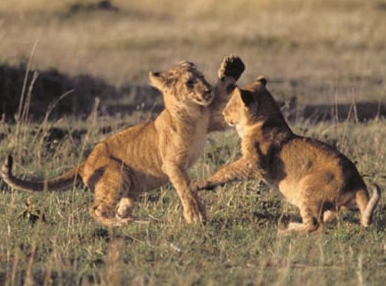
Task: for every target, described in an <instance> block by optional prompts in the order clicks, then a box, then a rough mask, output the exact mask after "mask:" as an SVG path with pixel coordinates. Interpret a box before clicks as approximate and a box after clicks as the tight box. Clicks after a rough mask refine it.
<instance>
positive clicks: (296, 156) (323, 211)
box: [192, 77, 380, 232]
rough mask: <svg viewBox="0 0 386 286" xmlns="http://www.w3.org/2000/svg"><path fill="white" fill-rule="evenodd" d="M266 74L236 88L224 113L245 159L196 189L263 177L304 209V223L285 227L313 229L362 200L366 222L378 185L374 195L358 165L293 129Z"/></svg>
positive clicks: (197, 184) (377, 195) (194, 184)
mask: <svg viewBox="0 0 386 286" xmlns="http://www.w3.org/2000/svg"><path fill="white" fill-rule="evenodd" d="M265 86H266V79H265V78H263V77H259V78H258V79H257V80H256V81H255V82H254V83H252V84H251V85H248V86H246V87H244V88H242V89H241V88H238V87H235V89H234V90H233V92H232V95H231V98H230V100H229V102H228V104H227V105H226V107H225V109H224V111H223V115H224V117H225V120H226V121H227V122H228V124H230V125H232V126H236V129H237V132H238V134H239V136H240V137H241V139H242V142H241V148H242V158H241V159H239V160H238V161H236V162H233V163H231V164H229V165H227V166H225V167H223V168H221V169H220V170H218V171H217V172H216V173H215V174H214V175H213V176H211V177H209V178H207V179H206V180H202V181H196V182H192V189H194V190H199V189H208V188H214V187H215V186H217V185H221V184H224V183H226V182H230V181H236V180H242V179H262V180H264V181H265V182H266V183H268V184H269V185H271V186H273V187H274V188H275V189H278V190H279V191H280V192H281V193H282V194H283V196H284V197H285V198H286V199H287V200H288V201H289V202H290V203H292V204H294V205H295V206H297V207H298V208H299V209H300V214H301V217H302V220H303V222H302V223H290V224H289V227H288V229H287V230H286V231H304V232H313V231H316V230H320V229H322V228H323V225H324V223H325V222H326V221H328V220H329V219H331V218H332V215H333V214H334V213H335V212H337V211H338V210H339V209H340V208H349V207H352V206H353V205H355V203H356V204H357V205H358V207H359V210H360V212H361V223H362V225H363V226H368V225H369V224H370V223H371V217H372V214H373V211H374V208H375V206H376V205H377V203H378V201H379V199H380V189H379V187H378V186H377V185H375V187H374V192H373V195H372V197H371V198H369V193H368V191H367V188H366V185H365V183H364V182H363V180H362V178H361V176H360V175H359V173H358V171H357V169H356V167H355V165H354V164H353V163H352V162H351V161H350V160H349V159H348V158H347V157H346V156H344V155H343V154H341V153H340V152H338V151H337V150H336V149H334V148H332V147H330V146H328V145H326V144H324V143H322V142H320V141H317V140H315V139H311V138H307V137H302V136H298V135H295V134H294V133H292V131H291V129H290V128H289V126H288V125H287V123H286V122H285V120H284V117H283V115H282V113H281V111H280V109H279V107H278V105H277V103H276V101H275V100H274V99H273V97H272V95H271V94H270V93H269V91H268V90H267V89H266V87H265Z"/></svg>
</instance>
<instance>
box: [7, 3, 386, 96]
mask: <svg viewBox="0 0 386 286" xmlns="http://www.w3.org/2000/svg"><path fill="white" fill-rule="evenodd" d="M76 3H78V2H76V1H74V0H73V1H55V2H52V1H47V0H40V1H38V0H34V1H17V2H16V3H15V1H11V0H5V1H2V4H1V6H0V27H1V29H0V40H1V41H2V45H1V46H0V55H1V58H0V60H2V61H3V62H8V63H13V64H15V63H18V62H20V61H21V60H23V59H25V58H26V57H28V55H29V53H30V50H31V48H32V46H33V45H34V43H35V42H38V45H37V49H36V53H35V56H34V61H33V64H34V67H35V68H40V69H46V68H50V67H55V68H57V69H59V70H60V71H62V72H65V73H68V74H70V75H74V74H80V73H85V74H90V75H93V76H100V77H102V78H104V79H106V80H107V81H108V82H109V83H111V84H112V85H115V86H120V85H124V84H127V83H140V84H145V83H146V82H147V72H148V70H159V69H163V68H167V67H169V66H170V65H171V64H173V63H175V62H178V61H180V60H186V59H188V60H191V61H194V62H196V63H197V64H198V65H199V67H200V68H201V69H202V70H203V71H204V72H205V74H207V76H208V78H209V79H211V80H212V81H213V80H214V79H215V75H216V69H217V67H218V65H219V62H220V61H221V59H222V58H223V56H224V55H227V54H229V53H235V54H238V55H240V56H241V57H242V58H243V59H244V60H245V62H246V64H247V72H246V74H245V76H244V77H243V78H242V80H241V83H246V82H248V81H250V80H251V79H253V78H254V77H256V76H257V75H260V74H264V75H266V76H267V77H268V79H271V80H277V81H278V82H279V83H278V84H276V85H275V86H276V87H278V91H280V93H281V94H284V96H290V95H294V94H296V95H297V96H298V97H299V98H300V99H301V100H302V102H305V103H307V102H310V101H313V102H315V101H317V102H319V103H320V102H323V103H326V102H328V103H334V102H335V101H340V102H347V101H351V98H352V97H355V98H356V99H358V100H376V101H379V100H380V99H381V98H382V97H383V96H384V93H385V86H384V80H383V77H382V75H384V74H385V73H386V71H385V66H386V58H385V56H384V53H383V52H382V51H383V50H384V49H385V48H386V47H385V38H386V29H385V27H386V17H385V13H386V11H385V5H384V4H382V3H383V2H381V0H379V1H375V0H371V1H348V0H339V1H320V0H312V1H306V2H305V1H284V0H276V1H268V0H261V1H257V0H255V1H216V0H210V1H198V2H197V1H194V2H186V3H185V1H173V0H167V1H162V4H161V2H159V1H152V0H145V1H134V2H133V1H129V2H128V1H122V0H121V1H118V0H117V1H112V5H113V6H114V7H115V8H117V9H118V11H117V12H116V11H110V10H103V9H96V8H95V9H94V8H90V7H94V6H92V5H95V3H98V1H82V2H79V3H78V4H79V5H80V6H79V7H80V8H78V9H74V8H71V7H74V4H76ZM88 5H91V6H88Z"/></svg>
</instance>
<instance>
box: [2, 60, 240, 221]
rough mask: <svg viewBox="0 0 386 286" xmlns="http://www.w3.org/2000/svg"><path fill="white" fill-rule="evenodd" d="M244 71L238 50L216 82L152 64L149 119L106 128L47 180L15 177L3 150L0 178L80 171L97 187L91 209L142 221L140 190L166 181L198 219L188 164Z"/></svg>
mask: <svg viewBox="0 0 386 286" xmlns="http://www.w3.org/2000/svg"><path fill="white" fill-rule="evenodd" d="M243 71H244V65H243V63H242V61H241V60H240V59H239V58H238V57H233V56H230V57H226V58H225V59H224V61H223V63H222V65H221V67H220V70H219V80H218V82H217V84H216V85H215V87H214V89H213V88H212V86H211V85H210V84H209V83H208V82H207V81H206V80H205V78H204V76H203V74H202V73H201V72H200V71H199V70H198V69H197V68H196V66H195V65H194V64H193V63H190V62H182V63H180V64H179V65H177V66H175V67H173V68H171V69H170V70H167V71H164V72H158V73H152V72H150V73H149V79H150V83H151V85H153V86H154V87H156V88H157V89H159V90H160V91H161V92H162V94H163V100H164V105H165V109H164V110H163V111H162V112H161V114H159V115H158V117H157V118H156V119H155V121H150V122H147V123H144V124H139V125H136V126H133V127H129V128H127V129H125V130H123V131H121V132H118V133H116V134H114V135H112V136H110V137H109V138H107V139H106V140H104V141H102V142H100V143H98V144H97V145H96V146H95V148H94V149H93V151H92V152H91V154H90V155H89V156H88V158H87V159H86V160H85V161H84V162H83V163H81V164H80V165H79V166H77V167H74V168H73V169H71V170H70V171H68V172H67V173H65V174H63V175H61V176H58V177H55V178H52V179H49V180H46V181H41V182H34V181H24V180H21V179H18V178H16V177H15V176H14V175H13V174H12V157H11V156H9V157H8V158H7V159H6V161H5V164H4V165H3V167H2V169H1V174H2V177H3V180H4V181H5V182H6V183H7V184H8V185H10V186H11V187H13V188H16V189H24V190H27V191H53V190H57V189H61V188H65V187H69V186H71V185H73V184H74V182H75V181H76V180H77V179H82V181H83V183H84V184H85V185H86V186H87V187H89V188H90V189H91V190H93V191H94V193H95V199H94V203H93V205H92V207H91V209H90V213H91V215H92V216H93V217H94V219H95V220H96V221H97V222H99V223H101V224H103V225H106V226H120V225H123V224H126V223H128V222H131V221H141V220H140V219H139V218H136V217H134V216H133V215H132V209H133V206H134V203H135V202H136V200H137V198H138V196H139V195H140V194H141V193H142V192H144V191H149V190H151V189H154V188H157V187H160V186H162V185H163V184H165V183H167V182H169V181H170V182H171V183H172V184H173V186H174V187H175V189H176V191H177V193H178V196H179V198H180V200H181V203H182V207H183V214H184V217H185V219H186V221H187V222H188V223H193V222H204V220H205V212H204V207H203V206H202V205H201V203H200V201H199V198H198V196H197V193H196V192H192V191H191V190H190V188H189V183H190V179H189V176H188V172H187V170H188V168H189V167H191V166H192V165H193V164H194V163H195V162H196V161H197V159H198V157H199V156H200V154H201V151H202V149H203V147H204V144H205V140H206V136H207V133H208V132H209V131H210V130H218V129H220V127H219V126H222V125H223V123H222V121H223V120H224V119H223V118H221V119H219V118H218V116H215V114H216V113H217V111H216V108H222V107H223V106H224V105H225V103H224V102H226V100H227V99H229V92H228V90H229V89H228V88H227V86H228V85H230V84H232V85H234V83H235V82H236V80H237V79H238V78H239V76H240V75H241V73H242V72H243ZM223 93H224V94H223ZM212 120H213V122H212ZM216 120H217V122H216ZM211 124H213V126H212V125H211Z"/></svg>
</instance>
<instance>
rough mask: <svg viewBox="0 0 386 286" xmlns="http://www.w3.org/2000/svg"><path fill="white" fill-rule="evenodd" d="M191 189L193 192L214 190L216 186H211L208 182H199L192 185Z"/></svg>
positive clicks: (193, 182)
mask: <svg viewBox="0 0 386 286" xmlns="http://www.w3.org/2000/svg"><path fill="white" fill-rule="evenodd" d="M190 189H191V190H192V192H196V191H200V190H213V189H214V186H211V185H209V184H208V182H207V181H206V180H197V181H192V182H191V183H190Z"/></svg>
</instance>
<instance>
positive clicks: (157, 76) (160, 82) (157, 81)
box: [149, 72, 166, 91]
mask: <svg viewBox="0 0 386 286" xmlns="http://www.w3.org/2000/svg"><path fill="white" fill-rule="evenodd" d="M149 81H150V85H151V86H153V87H155V88H157V89H159V90H160V91H162V90H163V89H164V88H165V86H166V79H165V77H164V76H163V75H162V73H160V72H149Z"/></svg>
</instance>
